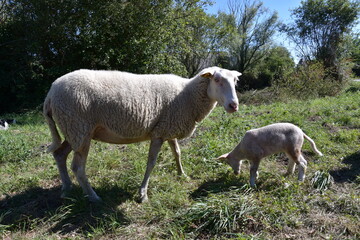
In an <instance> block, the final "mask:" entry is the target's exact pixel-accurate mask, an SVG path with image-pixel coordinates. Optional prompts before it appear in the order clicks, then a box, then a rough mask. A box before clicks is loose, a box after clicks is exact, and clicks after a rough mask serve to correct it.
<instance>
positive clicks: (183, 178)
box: [177, 173, 191, 181]
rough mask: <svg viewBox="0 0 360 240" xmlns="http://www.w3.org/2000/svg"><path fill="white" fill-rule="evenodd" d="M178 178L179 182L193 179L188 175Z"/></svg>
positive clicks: (180, 175)
mask: <svg viewBox="0 0 360 240" xmlns="http://www.w3.org/2000/svg"><path fill="white" fill-rule="evenodd" d="M177 177H178V179H179V180H186V181H188V180H190V179H191V178H190V177H189V176H188V175H186V174H185V173H183V174H179V175H178V176H177Z"/></svg>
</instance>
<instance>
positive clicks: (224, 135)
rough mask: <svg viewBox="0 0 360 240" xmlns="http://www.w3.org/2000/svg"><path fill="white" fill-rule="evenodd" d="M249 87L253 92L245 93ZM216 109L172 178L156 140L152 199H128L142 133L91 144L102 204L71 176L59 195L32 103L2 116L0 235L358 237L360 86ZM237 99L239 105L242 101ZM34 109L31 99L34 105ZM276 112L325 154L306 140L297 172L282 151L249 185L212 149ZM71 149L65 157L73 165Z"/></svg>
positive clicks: (224, 148)
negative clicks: (127, 140) (124, 141)
mask: <svg viewBox="0 0 360 240" xmlns="http://www.w3.org/2000/svg"><path fill="white" fill-rule="evenodd" d="M248 96H250V95H248ZM245 100H246V99H243V103H242V104H240V107H239V111H238V112H236V113H234V114H227V113H225V112H224V110H223V108H221V107H217V108H215V110H214V111H213V112H212V113H211V114H210V115H209V117H208V118H206V119H205V120H204V121H203V122H201V123H199V125H198V127H197V130H196V131H195V133H194V135H193V136H191V137H190V138H187V139H184V140H181V141H180V148H181V150H182V162H183V166H184V170H185V172H186V174H187V175H188V177H177V174H176V166H175V161H174V159H173V157H172V154H171V150H170V147H169V146H168V145H166V144H164V146H163V147H162V151H161V152H160V155H159V158H158V161H157V165H156V166H155V168H154V171H153V172H152V175H151V177H150V184H149V202H147V203H143V204H139V203H137V202H136V200H137V197H138V188H139V186H140V184H141V181H142V178H143V175H144V172H145V168H146V159H147V152H148V147H149V142H143V143H138V144H130V145H110V144H105V143H100V142H95V141H94V142H93V143H92V146H91V150H90V154H89V158H88V163H87V175H88V177H89V180H90V182H91V183H92V186H93V187H94V189H95V191H96V192H97V193H98V194H99V196H100V197H102V199H103V203H102V204H92V203H89V202H88V201H87V199H86V198H84V196H83V194H82V191H81V189H80V187H79V186H78V184H77V182H76V180H75V179H74V176H73V175H72V174H71V177H72V178H73V182H74V183H75V187H74V189H73V191H72V193H71V197H69V198H67V199H61V198H60V189H61V183H60V178H59V174H58V170H57V167H56V164H55V161H54V159H53V157H52V155H51V154H48V153H46V148H47V146H48V145H49V144H50V141H51V139H50V133H49V130H48V128H47V126H46V124H45V122H44V119H43V117H42V115H41V111H40V110H33V111H28V112H27V113H23V114H10V115H5V116H0V118H15V119H16V120H17V123H16V124H14V125H11V126H10V128H9V129H8V130H7V131H1V132H0V236H2V238H3V239H59V238H68V239H360V148H359V147H360V84H359V83H353V84H351V86H349V87H348V88H347V89H346V90H344V91H343V92H342V93H341V94H339V95H338V96H335V97H324V98H318V99H312V100H289V101H287V102H274V103H269V104H256V105H255V104H251V101H248V99H247V100H246V101H245ZM244 103H246V104H244ZM39 109H40V108H39ZM275 122H291V123H294V124H296V125H298V126H299V127H300V128H302V129H303V130H304V132H305V133H306V134H307V135H309V136H310V137H311V138H312V139H313V140H314V141H315V142H316V144H317V147H318V149H319V150H320V151H321V152H322V153H323V154H324V156H323V157H319V156H317V155H315V153H313V152H312V150H311V148H310V144H309V143H308V142H305V144H304V147H303V154H304V156H305V158H306V159H307V161H308V170H307V175H306V179H305V181H304V182H302V183H299V182H298V181H297V175H296V173H297V171H296V172H295V174H294V175H293V176H289V177H285V176H284V173H285V172H286V164H287V158H286V156H285V154H281V153H280V154H276V155H273V156H271V157H268V158H266V159H263V161H262V162H261V164H260V168H259V178H258V180H257V186H256V188H250V186H249V183H248V180H249V170H248V164H247V163H245V164H244V165H243V168H242V171H241V174H240V175H238V176H235V175H234V174H233V172H232V170H231V168H230V166H228V165H226V164H225V163H223V162H220V161H218V160H216V157H218V156H220V155H221V154H223V153H226V152H228V151H230V150H232V149H233V148H234V147H235V146H236V145H237V143H238V142H239V141H240V139H241V137H242V136H243V135H244V133H245V132H246V131H247V130H250V129H252V128H257V127H261V126H264V125H267V124H271V123H275ZM71 157H72V155H70V156H69V159H70V161H68V165H70V163H71Z"/></svg>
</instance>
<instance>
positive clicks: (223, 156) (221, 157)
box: [216, 153, 229, 160]
mask: <svg viewBox="0 0 360 240" xmlns="http://www.w3.org/2000/svg"><path fill="white" fill-rule="evenodd" d="M228 156H229V153H225V154H223V155H221V156H220V157H218V158H216V160H225V159H227V158H228Z"/></svg>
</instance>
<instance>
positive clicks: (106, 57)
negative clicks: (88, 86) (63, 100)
mask: <svg viewBox="0 0 360 240" xmlns="http://www.w3.org/2000/svg"><path fill="white" fill-rule="evenodd" d="M207 4H208V1H202V0H191V1H182V0H181V1H173V0H161V1H145V0H141V1H126V2H124V1H118V0H106V1H83V0H76V1H60V0H56V1H51V2H48V1H37V0H31V1H25V0H20V1H5V8H4V10H3V9H1V10H2V11H4V14H5V13H6V14H7V15H8V16H9V18H7V19H8V20H7V21H2V22H0V46H1V48H0V109H1V111H2V112H10V111H16V110H21V109H24V108H29V107H33V106H37V105H38V104H39V103H41V102H42V100H43V99H44V98H45V94H46V92H47V89H48V88H49V86H50V84H51V83H52V82H53V81H54V80H55V79H56V78H58V77H60V76H61V75H63V74H65V73H68V72H70V71H73V70H76V69H80V68H90V69H116V70H122V71H130V72H134V73H174V74H178V75H182V76H188V75H193V74H194V73H195V72H197V71H198V70H199V68H202V67H203V64H204V59H206V58H208V56H209V55H210V52H211V51H213V47H212V45H214V44H215V40H214V39H215V37H216V34H215V32H216V27H215V26H216V25H217V23H216V20H215V18H214V17H211V16H208V15H206V14H205V12H204V10H203V7H204V6H206V5H207ZM144 23H146V24H144ZM206 64H211V63H209V62H207V63H206Z"/></svg>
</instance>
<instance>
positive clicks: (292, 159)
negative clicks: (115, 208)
mask: <svg viewBox="0 0 360 240" xmlns="http://www.w3.org/2000/svg"><path fill="white" fill-rule="evenodd" d="M304 138H305V139H306V140H308V141H309V142H310V144H311V147H312V149H313V150H314V152H316V153H317V154H318V155H320V156H322V155H323V154H322V153H321V152H320V151H319V150H318V149H317V148H316V145H315V142H314V141H313V140H312V139H311V138H310V137H308V136H307V135H306V134H305V133H304V132H303V131H302V130H301V129H300V128H299V127H297V126H295V125H293V124H291V123H275V124H271V125H268V126H265V127H261V128H258V129H252V130H250V131H247V132H246V133H245V135H244V137H243V139H242V140H241V141H240V143H239V144H238V145H237V146H236V147H235V149H234V150H232V151H231V152H229V153H226V154H224V155H221V156H220V157H219V158H218V159H219V160H226V161H227V163H228V164H229V165H230V166H231V167H232V169H233V170H234V173H235V174H239V173H240V168H241V163H242V161H241V160H242V159H248V160H249V161H250V185H251V186H252V187H254V186H255V179H256V178H257V176H258V171H257V170H258V167H259V163H260V160H261V159H262V158H264V157H266V156H269V155H271V154H274V153H278V152H285V153H286V155H287V156H288V158H289V164H288V169H287V173H286V174H287V175H290V174H293V173H294V170H295V163H296V164H297V165H298V166H299V175H298V180H299V181H304V179H305V171H306V165H307V161H306V160H305V158H304V157H303V155H302V154H301V148H302V145H303V143H304Z"/></svg>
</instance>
